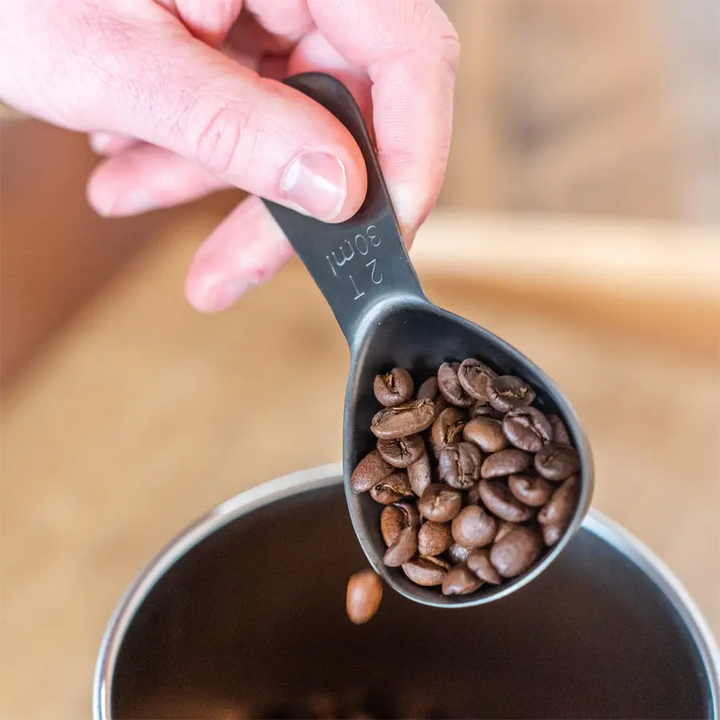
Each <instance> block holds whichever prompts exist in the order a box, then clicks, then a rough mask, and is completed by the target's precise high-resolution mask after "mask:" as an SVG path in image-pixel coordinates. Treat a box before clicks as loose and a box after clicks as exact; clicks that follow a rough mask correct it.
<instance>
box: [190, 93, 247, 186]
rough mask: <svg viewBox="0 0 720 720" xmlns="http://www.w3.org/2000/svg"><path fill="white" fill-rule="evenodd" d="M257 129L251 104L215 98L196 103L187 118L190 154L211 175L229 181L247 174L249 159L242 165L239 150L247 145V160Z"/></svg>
mask: <svg viewBox="0 0 720 720" xmlns="http://www.w3.org/2000/svg"><path fill="white" fill-rule="evenodd" d="M258 127H259V121H258V119H257V109H256V106H255V105H254V104H253V103H252V102H247V101H241V100H237V99H231V98H229V97H215V98H213V99H212V100H205V101H202V102H200V103H199V105H198V107H197V108H196V109H195V111H194V112H193V113H192V114H191V116H190V120H189V122H188V127H187V133H188V142H189V143H190V148H189V151H190V154H191V155H192V157H193V158H194V159H195V160H196V161H197V162H198V163H199V164H200V165H201V166H202V167H203V168H205V169H206V170H208V171H209V172H211V173H213V174H214V175H220V176H225V175H228V174H232V176H233V177H238V176H242V175H244V174H245V173H246V172H247V169H248V167H249V161H250V158H249V157H248V158H246V159H245V161H243V153H242V149H243V147H244V146H245V145H247V144H248V141H249V148H248V149H249V150H250V152H249V153H248V155H249V156H252V155H253V154H254V153H253V152H252V149H253V147H254V144H255V141H256V138H255V136H256V135H257V130H258Z"/></svg>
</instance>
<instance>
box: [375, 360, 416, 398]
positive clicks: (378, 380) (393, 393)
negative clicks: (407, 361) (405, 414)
mask: <svg viewBox="0 0 720 720" xmlns="http://www.w3.org/2000/svg"><path fill="white" fill-rule="evenodd" d="M413 390H414V385H413V379H412V377H411V376H410V373H409V372H408V371H407V370H404V369H403V368H393V369H392V370H391V371H390V372H389V373H385V374H382V375H377V376H376V377H375V381H374V382H373V391H374V392H375V397H376V398H377V400H378V402H379V403H380V404H381V405H385V407H395V406H396V405H402V404H403V403H404V402H407V401H408V400H409V399H410V398H411V397H412V394H413Z"/></svg>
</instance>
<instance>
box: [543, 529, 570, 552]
mask: <svg viewBox="0 0 720 720" xmlns="http://www.w3.org/2000/svg"><path fill="white" fill-rule="evenodd" d="M564 532H565V528H563V527H560V526H559V525H543V526H542V536H543V542H544V543H545V544H546V545H547V546H548V547H552V546H553V545H557V543H559V542H560V538H561V537H562V536H563V533H564Z"/></svg>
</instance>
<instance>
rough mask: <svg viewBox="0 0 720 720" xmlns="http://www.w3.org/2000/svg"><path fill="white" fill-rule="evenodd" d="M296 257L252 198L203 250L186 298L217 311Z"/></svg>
mask: <svg viewBox="0 0 720 720" xmlns="http://www.w3.org/2000/svg"><path fill="white" fill-rule="evenodd" d="M292 255H293V250H292V247H291V246H290V243H289V242H288V241H287V239H286V238H285V236H284V235H283V233H282V231H281V230H280V228H279V226H278V225H277V223H276V222H275V221H274V220H273V218H272V216H271V215H270V213H269V212H268V210H267V208H266V207H265V206H264V205H263V203H262V201H261V200H260V199H259V198H257V197H248V198H246V199H245V200H243V202H241V203H240V204H239V205H238V206H237V207H236V208H235V209H234V210H233V211H232V212H231V213H230V215H228V216H227V217H226V218H225V219H224V220H223V221H222V222H221V223H220V225H218V227H217V228H215V230H214V231H213V233H212V234H211V235H210V236H209V237H208V238H207V240H205V242H204V243H203V244H202V245H201V246H200V249H199V250H198V252H197V254H196V255H195V258H194V259H193V261H192V263H191V265H190V270H189V271H188V275H187V280H186V281H185V294H186V295H187V298H188V300H189V301H190V304H191V305H192V306H193V307H194V308H195V309H197V310H200V311H201V312H217V311H219V310H224V309H225V308H227V307H229V306H230V305H232V303H233V302H235V301H236V300H237V299H238V298H239V297H240V296H241V295H242V294H243V293H244V292H246V291H247V290H248V289H249V288H251V287H253V286H254V285H258V284H260V283H262V282H264V281H265V280H268V279H269V278H270V277H272V276H273V275H274V274H275V273H276V272H277V271H278V270H279V269H280V268H281V267H282V266H283V265H284V264H285V262H287V260H289V259H290V257H292Z"/></svg>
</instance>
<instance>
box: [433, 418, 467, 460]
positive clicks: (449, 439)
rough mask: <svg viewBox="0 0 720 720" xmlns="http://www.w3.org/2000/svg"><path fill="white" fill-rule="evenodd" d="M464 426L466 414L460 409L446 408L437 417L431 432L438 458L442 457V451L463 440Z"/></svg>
mask: <svg viewBox="0 0 720 720" xmlns="http://www.w3.org/2000/svg"><path fill="white" fill-rule="evenodd" d="M464 426H465V413H464V412H463V411H462V410H459V409H458V408H454V407H449V408H445V409H444V410H443V411H442V412H441V413H440V414H439V415H438V416H437V419H436V420H435V422H434V423H433V425H432V430H431V431H430V441H431V443H432V446H433V450H434V451H435V455H436V456H438V455H440V451H441V450H442V449H443V448H444V447H445V446H446V445H452V444H453V443H456V442H460V440H462V431H463V427H464Z"/></svg>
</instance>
